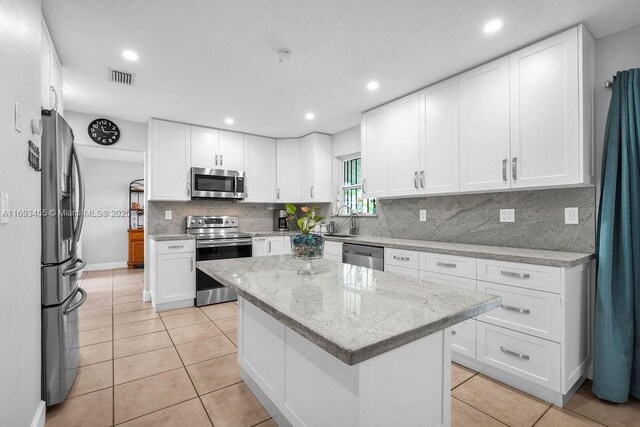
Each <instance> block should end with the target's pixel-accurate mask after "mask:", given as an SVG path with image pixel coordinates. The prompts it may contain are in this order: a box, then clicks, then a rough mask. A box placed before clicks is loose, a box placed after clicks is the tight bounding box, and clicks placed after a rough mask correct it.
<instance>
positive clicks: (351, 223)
mask: <svg viewBox="0 0 640 427" xmlns="http://www.w3.org/2000/svg"><path fill="white" fill-rule="evenodd" d="M343 208H347V209H348V212H349V234H350V235H352V236H354V235H355V234H356V217H355V216H354V215H353V213H354V212H353V208H351V206H348V205H342V206H340V207H339V208H338V211H337V212H336V216H339V215H340V212H342V209H343Z"/></svg>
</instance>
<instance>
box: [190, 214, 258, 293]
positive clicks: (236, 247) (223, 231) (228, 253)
mask: <svg viewBox="0 0 640 427" xmlns="http://www.w3.org/2000/svg"><path fill="white" fill-rule="evenodd" d="M238 222H239V221H238V217H236V216H188V217H187V234H192V235H194V236H196V260H197V261H210V260H216V259H228V258H245V257H250V256H251V236H250V235H248V234H245V233H240V232H239V231H238ZM237 299H238V295H237V294H236V292H235V291H234V290H233V289H229V288H227V287H225V286H224V285H223V284H221V283H220V282H218V281H217V280H214V279H213V278H212V277H210V276H208V275H207V274H205V273H203V272H202V271H200V270H197V271H196V305H197V306H202V305H209V304H217V303H220V302H225V301H235V300H237Z"/></svg>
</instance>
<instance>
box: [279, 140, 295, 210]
mask: <svg viewBox="0 0 640 427" xmlns="http://www.w3.org/2000/svg"><path fill="white" fill-rule="evenodd" d="M300 150H301V148H300V139H297V138H289V139H278V141H277V152H278V161H277V165H278V170H277V188H276V200H277V201H278V202H281V203H284V202H299V201H300V173H301V168H300V152H301V151H300Z"/></svg>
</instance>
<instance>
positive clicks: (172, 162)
mask: <svg viewBox="0 0 640 427" xmlns="http://www.w3.org/2000/svg"><path fill="white" fill-rule="evenodd" d="M149 132H150V135H149V154H148V155H149V159H150V162H151V180H150V182H149V183H148V184H147V185H148V186H149V200H174V201H187V200H191V194H190V193H191V191H190V187H191V177H190V168H191V138H190V135H191V127H190V126H189V125H185V124H182V123H174V122H166V121H162V120H156V119H151V120H150V122H149Z"/></svg>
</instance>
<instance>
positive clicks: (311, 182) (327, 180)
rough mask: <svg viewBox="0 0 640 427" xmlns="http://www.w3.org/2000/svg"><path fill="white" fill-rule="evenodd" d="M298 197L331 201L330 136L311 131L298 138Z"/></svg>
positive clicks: (306, 200) (315, 201) (324, 201)
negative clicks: (299, 165) (300, 167)
mask: <svg viewBox="0 0 640 427" xmlns="http://www.w3.org/2000/svg"><path fill="white" fill-rule="evenodd" d="M300 145H301V148H300V159H299V160H298V162H300V164H301V165H302V169H301V170H300V176H299V179H300V199H301V201H302V202H314V203H330V202H331V199H332V198H331V158H332V157H331V150H332V147H331V136H330V135H325V134H321V133H312V134H310V135H307V136H305V137H304V138H301V139H300Z"/></svg>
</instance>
